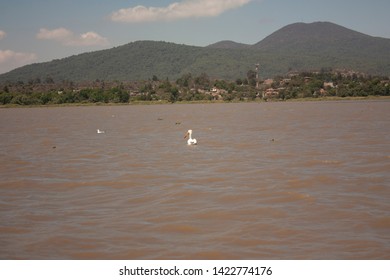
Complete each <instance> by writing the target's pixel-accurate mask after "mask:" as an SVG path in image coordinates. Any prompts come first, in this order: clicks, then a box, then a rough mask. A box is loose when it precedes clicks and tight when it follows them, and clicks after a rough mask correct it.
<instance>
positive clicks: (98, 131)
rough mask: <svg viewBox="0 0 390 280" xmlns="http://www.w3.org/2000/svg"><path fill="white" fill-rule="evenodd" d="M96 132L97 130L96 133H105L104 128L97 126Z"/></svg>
mask: <svg viewBox="0 0 390 280" xmlns="http://www.w3.org/2000/svg"><path fill="white" fill-rule="evenodd" d="M96 132H97V133H98V134H101V133H106V132H105V131H104V130H100V129H99V128H98V129H97V130H96Z"/></svg>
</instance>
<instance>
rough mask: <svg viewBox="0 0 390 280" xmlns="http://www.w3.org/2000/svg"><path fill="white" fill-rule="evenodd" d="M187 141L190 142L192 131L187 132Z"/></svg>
mask: <svg viewBox="0 0 390 280" xmlns="http://www.w3.org/2000/svg"><path fill="white" fill-rule="evenodd" d="M188 139H190V140H192V131H188Z"/></svg>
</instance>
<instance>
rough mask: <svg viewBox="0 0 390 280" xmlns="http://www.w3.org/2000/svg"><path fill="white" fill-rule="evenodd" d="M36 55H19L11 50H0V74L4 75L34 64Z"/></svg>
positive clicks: (19, 53)
mask: <svg viewBox="0 0 390 280" xmlns="http://www.w3.org/2000/svg"><path fill="white" fill-rule="evenodd" d="M36 59H37V55H36V54H34V53H21V52H15V51H11V50H4V51H3V50H0V73H5V72H8V71H11V70H12V69H15V68H17V67H20V66H23V65H25V64H29V63H32V62H34V61H35V60H36Z"/></svg>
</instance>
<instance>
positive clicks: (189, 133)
mask: <svg viewBox="0 0 390 280" xmlns="http://www.w3.org/2000/svg"><path fill="white" fill-rule="evenodd" d="M187 137H188V140H187V144H188V145H196V144H197V143H198V141H196V139H195V138H192V130H191V129H189V130H188V131H187V133H186V135H184V139H186V138H187Z"/></svg>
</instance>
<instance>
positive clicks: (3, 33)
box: [0, 30, 7, 40]
mask: <svg viewBox="0 0 390 280" xmlns="http://www.w3.org/2000/svg"><path fill="white" fill-rule="evenodd" d="M5 36H7V33H5V31H3V30H0V40H1V39H3V38H4V37H5Z"/></svg>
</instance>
